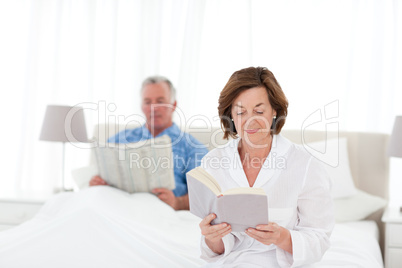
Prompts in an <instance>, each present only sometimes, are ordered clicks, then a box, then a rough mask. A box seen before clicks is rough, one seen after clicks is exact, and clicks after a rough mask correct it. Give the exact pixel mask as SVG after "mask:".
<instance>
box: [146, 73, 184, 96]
mask: <svg viewBox="0 0 402 268" xmlns="http://www.w3.org/2000/svg"><path fill="white" fill-rule="evenodd" d="M162 82H165V83H166V84H168V86H169V89H170V102H171V103H174V102H175V101H176V89H175V88H174V86H173V84H172V82H170V80H169V79H167V78H166V77H164V76H160V75H155V76H150V77H148V78H146V79H145V80H144V82H142V86H141V94H142V92H143V91H144V87H145V86H146V85H150V84H158V83H162Z"/></svg>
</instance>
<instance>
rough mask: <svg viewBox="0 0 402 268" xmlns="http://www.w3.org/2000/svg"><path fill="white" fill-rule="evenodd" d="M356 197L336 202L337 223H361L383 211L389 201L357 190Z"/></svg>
mask: <svg viewBox="0 0 402 268" xmlns="http://www.w3.org/2000/svg"><path fill="white" fill-rule="evenodd" d="M356 192H357V193H356V195H354V196H352V197H347V198H341V199H336V200H334V207H335V221H336V222H345V221H359V220H363V219H365V218H366V217H367V216H369V215H371V214H372V213H374V212H376V211H377V210H379V209H382V208H383V207H385V206H386V205H387V201H386V200H385V199H382V198H381V197H378V196H374V195H371V194H369V193H366V192H364V191H361V190H358V189H357V190H356Z"/></svg>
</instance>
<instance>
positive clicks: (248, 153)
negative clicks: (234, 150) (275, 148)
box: [238, 135, 273, 160]
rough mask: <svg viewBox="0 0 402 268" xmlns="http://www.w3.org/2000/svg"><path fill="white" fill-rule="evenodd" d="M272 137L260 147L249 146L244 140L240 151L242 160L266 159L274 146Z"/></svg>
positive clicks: (240, 144)
mask: <svg viewBox="0 0 402 268" xmlns="http://www.w3.org/2000/svg"><path fill="white" fill-rule="evenodd" d="M272 139H273V138H272V135H269V136H268V137H267V139H266V140H264V141H262V142H261V143H260V144H258V145H254V144H248V143H247V142H246V141H244V140H243V139H241V140H240V143H239V146H238V150H239V154H240V158H241V159H242V160H243V159H254V158H259V159H265V158H267V156H268V155H269V152H270V151H271V146H272Z"/></svg>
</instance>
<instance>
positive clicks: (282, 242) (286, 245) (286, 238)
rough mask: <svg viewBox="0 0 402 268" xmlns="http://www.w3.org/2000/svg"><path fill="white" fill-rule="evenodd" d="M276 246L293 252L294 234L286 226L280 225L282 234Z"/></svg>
mask: <svg viewBox="0 0 402 268" xmlns="http://www.w3.org/2000/svg"><path fill="white" fill-rule="evenodd" d="M276 246H277V247H279V248H281V249H283V250H285V251H287V252H289V253H290V254H293V246H292V236H291V234H290V231H289V230H288V229H286V228H284V227H280V236H279V240H278V243H276Z"/></svg>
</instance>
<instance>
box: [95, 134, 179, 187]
mask: <svg viewBox="0 0 402 268" xmlns="http://www.w3.org/2000/svg"><path fill="white" fill-rule="evenodd" d="M94 149H95V156H96V160H97V163H98V169H99V175H100V176H101V177H102V178H103V179H104V180H105V181H106V182H107V183H108V184H109V185H111V186H114V187H117V188H119V189H122V190H124V191H127V192H129V193H135V192H151V191H152V189H154V188H167V189H169V190H173V189H174V188H175V180H174V169H173V153H172V145H171V140H170V138H169V136H166V135H165V136H162V137H158V138H155V139H151V140H145V141H140V142H138V143H129V144H113V143H110V144H105V145H103V146H98V147H95V148H94Z"/></svg>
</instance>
